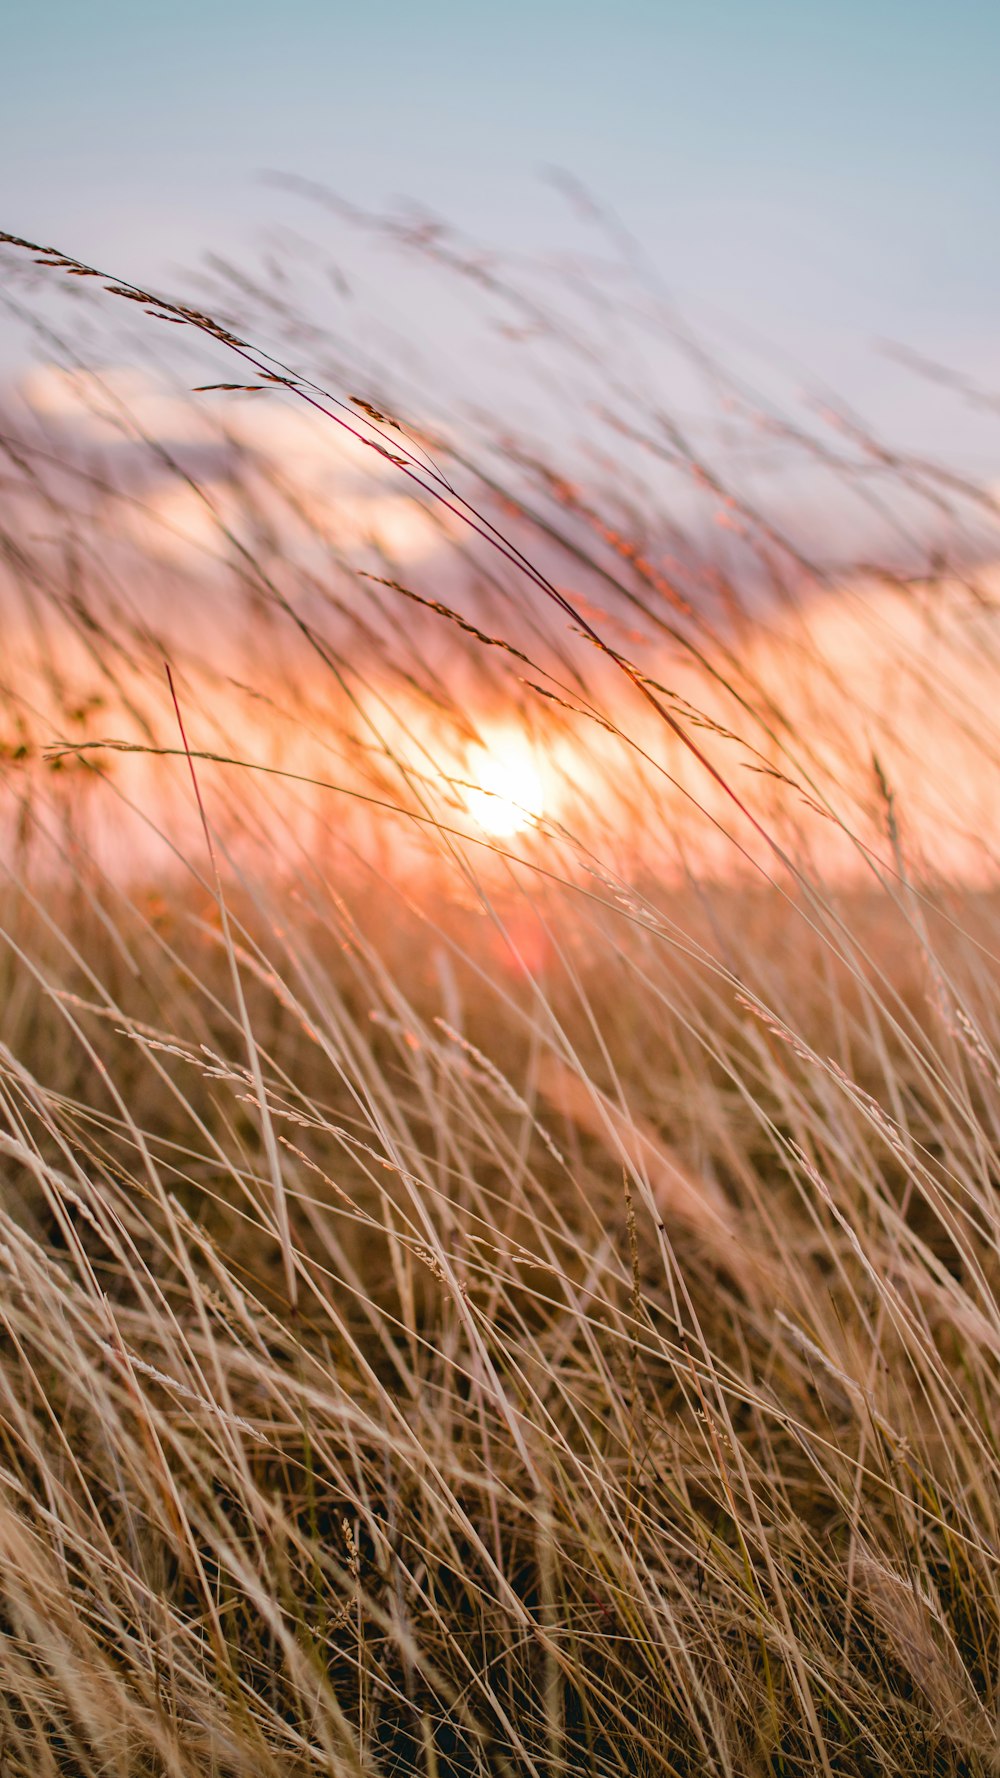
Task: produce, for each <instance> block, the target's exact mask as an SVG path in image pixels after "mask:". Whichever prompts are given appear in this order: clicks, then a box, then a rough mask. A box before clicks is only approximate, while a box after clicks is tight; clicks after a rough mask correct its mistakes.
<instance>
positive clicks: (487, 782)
mask: <svg viewBox="0 0 1000 1778" xmlns="http://www.w3.org/2000/svg"><path fill="white" fill-rule="evenodd" d="M468 778H469V783H468V785H467V786H465V787H464V789H463V798H464V801H465V805H466V808H467V809H468V811H469V814H470V815H471V816H472V818H473V820H474V821H475V822H476V824H477V826H479V827H481V828H482V829H483V831H484V833H488V834H492V835H493V836H494V837H495V838H497V839H509V838H511V837H512V836H513V835H514V834H516V833H522V832H523V831H524V830H525V828H528V827H531V826H533V824H534V823H535V822H536V821H537V820H538V818H539V816H540V815H541V814H542V812H543V807H544V799H543V790H542V780H541V777H540V776H539V772H538V768H537V766H536V764H535V761H534V758H533V757H532V752H531V748H530V746H529V744H528V742H527V741H526V739H525V738H524V736H523V735H521V734H519V733H517V732H516V731H513V730H503V731H500V732H499V733H497V734H496V735H494V736H493V737H491V738H490V739H489V740H488V741H487V742H486V743H484V744H483V745H482V746H477V747H474V748H473V749H472V750H471V751H470V753H469V758H468Z"/></svg>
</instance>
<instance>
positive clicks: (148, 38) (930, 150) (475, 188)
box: [0, 0, 1000, 399]
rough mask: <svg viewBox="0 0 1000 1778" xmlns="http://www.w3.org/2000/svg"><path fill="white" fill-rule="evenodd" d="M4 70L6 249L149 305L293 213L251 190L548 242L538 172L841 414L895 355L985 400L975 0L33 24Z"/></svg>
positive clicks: (198, 7)
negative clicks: (831, 395)
mask: <svg viewBox="0 0 1000 1778" xmlns="http://www.w3.org/2000/svg"><path fill="white" fill-rule="evenodd" d="M2 48H3V59H4V63H5V79H4V87H5V96H4V110H3V116H2V119H0V226H2V227H5V228H8V229H11V230H13V231H15V232H21V233H25V234H28V235H31V236H32V237H33V238H42V239H45V240H51V241H53V242H56V243H59V244H60V245H63V246H64V247H66V248H68V249H69V250H70V251H73V252H76V253H78V254H80V255H82V256H84V257H87V258H92V259H95V260H97V261H98V262H99V263H101V264H103V265H105V266H107V267H108V268H110V269H114V270H115V271H117V272H119V273H120V274H122V275H126V276H129V277H131V278H134V279H136V280H138V281H148V282H155V281H156V280H157V279H160V280H161V281H163V280H165V279H169V280H170V282H171V283H172V284H176V271H177V267H178V266H180V265H191V264H193V263H194V262H195V261H196V260H197V259H198V257H199V254H200V252H201V250H202V249H203V248H204V247H205V246H213V247H220V246H221V247H224V248H226V249H229V250H236V251H240V250H242V249H244V248H249V247H250V246H251V245H252V243H253V240H254V235H255V229H256V228H257V227H258V225H260V224H264V223H266V222H268V221H273V220H278V219H281V218H283V217H287V216H288V215H289V211H290V205H289V200H287V199H285V198H282V197H279V196H278V194H276V193H275V192H274V191H273V190H268V189H265V188H264V187H262V186H261V184H260V183H259V181H258V180H257V178H256V175H257V174H258V173H259V172H260V171H261V170H262V169H266V168H277V169H281V170H285V171H290V172H295V173H299V174H303V175H306V176H308V177H311V178H314V179H317V180H320V181H328V182H330V183H331V184H332V185H334V186H336V187H337V188H338V190H339V191H340V192H342V193H343V194H344V195H345V196H348V197H350V198H353V199H354V200H355V201H357V202H359V203H362V204H366V203H371V204H380V203H382V202H384V201H385V200H387V199H392V198H394V197H396V196H402V195H405V196H410V197H414V198H417V199H420V200H422V201H424V202H426V203H427V204H428V205H430V206H432V207H434V208H436V209H438V210H440V211H441V212H442V213H444V214H445V215H447V216H448V217H450V218H451V219H453V220H454V221H456V222H457V223H459V224H461V225H463V226H464V227H466V228H468V229H470V230H472V231H473V232H474V233H475V234H476V235H477V236H479V237H481V238H483V239H484V240H486V241H488V242H490V243H495V244H498V245H501V246H506V247H510V248H517V249H520V248H528V249H537V248H543V247H547V246H549V245H550V244H553V243H554V242H556V241H558V240H559V239H560V238H561V237H562V234H564V233H566V232H567V219H566V217H565V213H564V210H563V208H562V206H561V204H560V202H559V200H558V199H557V198H556V197H555V195H554V194H553V193H552V191H551V190H550V189H548V188H547V187H546V186H545V185H544V183H543V182H542V181H541V180H540V178H539V176H538V175H539V170H540V169H541V168H543V167H545V166H546V165H551V164H557V165H559V166H561V167H565V168H567V169H569V170H571V171H572V172H573V173H574V174H575V175H577V176H578V177H579V178H580V179H581V180H582V181H583V182H584V183H585V184H586V185H587V186H588V187H589V188H591V189H592V190H593V191H594V192H595V194H596V195H598V196H599V197H600V198H601V199H602V200H603V201H604V202H605V203H607V204H608V205H609V206H611V207H612V208H613V209H614V210H615V211H616V212H617V213H618V214H619V215H620V216H621V218H622V219H623V221H624V222H625V223H626V224H627V225H628V226H629V228H630V229H631V230H632V231H633V233H634V234H635V235H636V236H638V237H639V239H641V241H642V242H643V245H644V247H645V248H646V250H647V252H648V254H649V256H650V258H651V259H652V260H653V261H654V262H655V264H656V265H657V267H658V268H659V270H660V272H661V273H662V275H663V277H664V279H665V280H666V282H667V283H668V285H669V286H670V288H671V289H672V291H673V292H674V293H675V294H676V295H677V296H678V297H679V299H680V300H681V302H682V303H683V305H684V307H685V309H686V311H687V313H688V315H689V316H690V317H691V318H692V319H694V320H695V321H696V322H697V320H698V316H699V313H700V312H703V313H705V314H708V313H709V312H711V313H712V314H713V315H719V314H721V315H722V316H727V315H728V316H732V317H733V318H734V320H735V321H736V322H738V323H740V324H743V323H745V324H747V325H748V326H750V327H752V328H754V329H759V330H761V331H762V332H764V333H766V334H767V335H768V337H770V338H772V339H774V340H775V341H776V342H777V343H779V344H781V345H783V346H786V347H788V348H789V349H790V350H792V351H794V352H795V353H797V354H798V355H799V356H800V357H802V359H803V360H804V361H805V362H807V363H809V364H810V365H811V366H812V367H813V368H814V369H815V370H816V371H817V373H819V374H820V375H822V376H828V377H830V378H831V379H835V378H843V379H845V381H846V385H847V386H846V388H845V393H846V394H848V396H849V397H851V398H852V399H862V398H863V397H864V394H865V391H866V388H867V387H868V386H869V385H870V387H871V390H872V393H873V397H875V398H877V397H879V396H880V394H881V395H883V396H884V389H883V386H882V385H883V383H884V384H885V388H889V387H891V386H894V385H893V384H892V377H893V375H894V374H895V373H891V372H889V371H887V370H886V369H885V368H884V366H882V367H880V366H879V365H878V364H877V363H876V360H875V358H874V355H873V354H872V351H871V345H872V342H873V341H874V340H876V339H878V338H882V337H885V336H887V335H888V336H892V337H894V338H897V339H901V340H904V341H906V342H907V343H908V344H909V345H911V346H913V347H915V348H917V349H918V350H921V351H923V352H926V353H928V354H930V355H932V356H933V355H938V356H940V357H942V358H946V359H948V360H949V361H950V362H952V363H954V364H956V365H958V366H959V367H960V368H962V369H963V370H965V371H966V372H968V373H970V374H973V375H977V374H978V375H981V376H982V377H983V379H984V381H986V382H989V381H990V379H991V377H992V378H995V379H997V380H1000V348H998V344H997V341H996V334H997V329H996V305H997V294H998V287H1000V230H998V228H997V225H996V224H997V218H996V210H997V199H996V195H995V194H996V190H997V187H998V184H1000V181H998V173H1000V108H998V107H997V105H996V98H995V84H996V76H997V68H998V65H1000V9H998V8H995V7H990V6H988V5H987V4H984V3H983V0H975V3H974V4H973V3H970V0H953V3H952V4H951V5H949V6H948V7H945V6H944V5H943V4H937V5H929V4H925V3H923V0H909V3H903V0H898V3H897V0H869V3H868V4H858V3H856V0H840V3H839V4H833V3H832V0H827V3H826V4H818V3H816V0H797V3H791V0H740V3H739V4H735V3H732V0H730V3H728V4H726V3H723V0H701V3H700V4H695V3H693V0H692V3H686V4H678V3H676V0H618V3H617V4H612V3H610V0H600V3H595V0H577V3H576V4H565V3H563V0H536V4H534V5H527V4H524V0H508V4H506V5H505V6H502V7H501V6H499V5H497V6H494V5H486V4H481V3H480V0H465V3H464V4H459V3H456V0H425V3H424V4H423V5H422V6H417V5H413V4H406V5H404V4H401V3H400V0H355V3H353V4H350V5H346V4H342V3H341V0H325V3H320V0H286V3H285V4H284V5H282V6H280V7H279V6H277V5H273V4H271V5H264V4H262V3H261V0H243V4H241V5H238V6H237V5H229V4H222V3H220V0H202V3H201V4H195V3H193V0H174V3H173V4H167V3H165V4H163V5H161V6H154V5H152V4H149V3H146V0H143V3H141V4H136V0H35V3H34V4H33V5H31V6H27V5H19V6H17V7H16V9H15V8H11V9H9V11H8V15H7V19H6V22H5V24H4V25H3V27H2ZM296 214H298V213H296ZM419 319H420V318H419V317H418V318H417V320H418V325H419ZM866 379H868V381H867V382H866ZM880 379H882V381H881V382H880ZM886 379H888V381H887V382H886Z"/></svg>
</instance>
